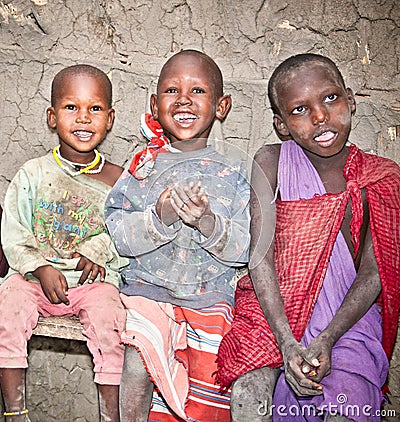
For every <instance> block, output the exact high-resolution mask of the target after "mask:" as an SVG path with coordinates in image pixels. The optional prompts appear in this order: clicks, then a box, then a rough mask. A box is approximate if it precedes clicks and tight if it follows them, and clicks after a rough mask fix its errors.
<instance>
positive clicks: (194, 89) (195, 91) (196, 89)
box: [193, 88, 205, 94]
mask: <svg viewBox="0 0 400 422" xmlns="http://www.w3.org/2000/svg"><path fill="white" fill-rule="evenodd" d="M193 92H194V93H195V94H204V93H205V91H204V89H203V88H193Z"/></svg>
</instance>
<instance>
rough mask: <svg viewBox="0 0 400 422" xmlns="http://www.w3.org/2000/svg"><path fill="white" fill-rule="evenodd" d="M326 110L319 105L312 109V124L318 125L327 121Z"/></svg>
mask: <svg viewBox="0 0 400 422" xmlns="http://www.w3.org/2000/svg"><path fill="white" fill-rule="evenodd" d="M328 118H329V116H328V111H327V109H326V108H325V107H323V106H321V107H316V108H315V109H314V112H313V116H312V119H313V124H314V125H319V124H321V123H325V122H326V121H328Z"/></svg>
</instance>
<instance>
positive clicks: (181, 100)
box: [175, 93, 192, 106]
mask: <svg viewBox="0 0 400 422" xmlns="http://www.w3.org/2000/svg"><path fill="white" fill-rule="evenodd" d="M191 102H192V100H191V99H190V96H189V95H187V94H184V93H181V94H180V95H179V96H178V98H177V99H176V101H175V105H177V106H178V105H187V104H190V103H191Z"/></svg>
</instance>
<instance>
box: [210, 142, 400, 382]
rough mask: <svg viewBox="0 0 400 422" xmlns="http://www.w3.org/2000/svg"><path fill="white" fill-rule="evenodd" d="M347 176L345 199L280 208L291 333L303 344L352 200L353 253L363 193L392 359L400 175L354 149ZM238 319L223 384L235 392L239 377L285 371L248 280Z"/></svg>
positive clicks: (223, 356) (279, 254) (278, 254)
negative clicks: (260, 371) (270, 370)
mask: <svg viewBox="0 0 400 422" xmlns="http://www.w3.org/2000/svg"><path fill="white" fill-rule="evenodd" d="M349 149H350V154H349V157H348V159H347V162H346V165H345V168H344V170H343V173H344V176H345V179H346V181H347V188H346V191H344V192H341V193H338V194H325V195H321V196H315V197H314V198H312V199H305V200H304V199H302V200H297V201H279V200H277V201H276V205H277V209H276V210H277V221H276V232H275V263H276V269H277V276H278V280H279V285H280V290H281V295H282V299H283V303H284V307H285V311H286V314H287V316H288V320H289V324H290V327H291V329H292V331H293V334H294V336H295V338H296V340H298V341H299V340H300V339H301V338H302V336H303V334H304V331H305V329H306V327H307V325H308V322H309V320H310V317H311V314H312V312H313V309H314V305H315V303H316V301H317V298H318V294H319V291H320V289H321V286H322V283H323V281H324V278H325V273H326V270H327V267H328V263H329V259H330V255H331V252H332V248H333V245H334V242H335V240H336V237H337V234H338V232H339V230H340V227H341V224H342V221H343V218H344V213H345V210H346V205H347V203H348V201H349V199H350V198H351V200H352V213H353V218H352V221H351V232H352V236H353V243H354V247H355V251H356V252H357V250H358V248H359V233H360V228H361V225H362V221H363V207H362V197H361V189H363V188H365V190H366V198H367V201H368V205H369V217H370V229H371V234H372V241H373V246H374V252H375V257H376V261H377V264H378V268H379V275H380V279H381V284H382V292H381V295H380V297H379V299H378V301H379V304H380V305H381V306H382V325H383V340H382V343H383V347H384V350H385V352H386V354H387V356H388V357H390V355H391V353H392V350H393V347H394V342H395V338H396V331H397V323H398V317H399V308H400V276H399V268H400V168H399V166H398V165H397V164H396V163H394V162H393V161H390V160H388V159H385V158H382V157H378V156H375V155H370V154H366V153H364V152H363V151H361V150H360V149H358V148H357V147H355V146H350V147H349ZM235 300H236V306H235V318H234V321H233V325H232V329H231V331H230V332H229V333H228V334H227V335H226V336H225V337H224V339H223V341H222V343H221V346H220V349H219V355H218V382H219V383H220V384H221V385H222V386H223V387H227V386H229V385H230V384H231V383H232V382H233V381H234V380H235V379H237V378H238V377H239V376H240V375H242V374H244V373H246V372H248V371H251V370H253V369H256V368H260V367H263V366H269V367H273V368H276V367H279V366H281V365H282V364H283V361H282V355H281V353H280V351H279V349H278V345H277V343H276V340H275V336H274V334H273V333H272V330H271V328H270V327H269V325H268V323H267V321H266V320H265V317H264V313H263V312H262V310H261V307H260V305H259V303H258V300H257V297H256V295H255V292H254V289H253V285H252V283H251V280H250V278H249V277H248V276H245V277H243V278H242V279H241V280H239V283H238V286H237V290H236V297H235Z"/></svg>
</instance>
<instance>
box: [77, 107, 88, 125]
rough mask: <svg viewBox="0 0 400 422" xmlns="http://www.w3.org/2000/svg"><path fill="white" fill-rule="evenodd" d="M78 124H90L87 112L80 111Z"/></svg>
mask: <svg viewBox="0 0 400 422" xmlns="http://www.w3.org/2000/svg"><path fill="white" fill-rule="evenodd" d="M76 122H77V123H89V122H90V116H89V113H88V111H87V110H79V111H78V115H77V117H76Z"/></svg>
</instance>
